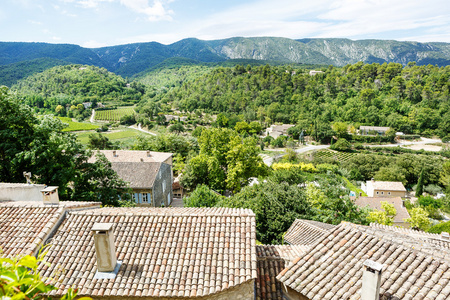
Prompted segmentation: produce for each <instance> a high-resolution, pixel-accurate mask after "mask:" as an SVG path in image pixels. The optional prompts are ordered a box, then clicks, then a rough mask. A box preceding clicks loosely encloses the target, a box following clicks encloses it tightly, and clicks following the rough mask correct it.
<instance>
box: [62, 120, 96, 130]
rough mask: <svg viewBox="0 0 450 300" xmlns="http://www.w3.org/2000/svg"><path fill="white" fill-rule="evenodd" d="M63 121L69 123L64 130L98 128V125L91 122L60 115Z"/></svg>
mask: <svg viewBox="0 0 450 300" xmlns="http://www.w3.org/2000/svg"><path fill="white" fill-rule="evenodd" d="M59 119H60V120H61V122H63V123H65V124H68V125H69V126H68V127H66V128H64V129H63V131H83V130H95V129H97V128H98V126H97V125H93V124H89V123H80V122H74V121H72V119H71V118H66V117H59Z"/></svg>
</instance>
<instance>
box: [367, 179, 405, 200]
mask: <svg viewBox="0 0 450 300" xmlns="http://www.w3.org/2000/svg"><path fill="white" fill-rule="evenodd" d="M361 189H362V190H363V191H364V192H365V193H366V194H367V196H369V197H402V198H404V197H406V188H405V186H404V185H403V183H401V182H399V181H375V180H374V179H371V180H368V181H367V182H366V183H364V182H363V183H361Z"/></svg>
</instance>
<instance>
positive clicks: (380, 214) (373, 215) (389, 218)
mask: <svg viewBox="0 0 450 300" xmlns="http://www.w3.org/2000/svg"><path fill="white" fill-rule="evenodd" d="M381 209H382V210H377V209H375V210H373V211H371V212H369V215H368V216H367V220H368V221H369V222H374V223H378V224H382V225H393V224H394V217H395V215H397V210H396V209H395V207H394V205H393V204H390V203H389V202H387V201H381Z"/></svg>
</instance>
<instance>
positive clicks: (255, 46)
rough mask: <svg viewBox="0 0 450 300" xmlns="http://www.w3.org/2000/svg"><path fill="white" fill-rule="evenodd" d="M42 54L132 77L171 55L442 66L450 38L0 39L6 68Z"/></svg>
mask: <svg viewBox="0 0 450 300" xmlns="http://www.w3.org/2000/svg"><path fill="white" fill-rule="evenodd" d="M42 58H47V59H48V60H54V62H55V63H57V62H58V61H59V62H63V63H64V64H65V63H75V64H86V65H94V66H98V67H104V68H106V69H108V70H109V71H111V72H114V73H116V74H118V75H121V76H123V77H133V76H135V75H136V74H138V73H141V72H144V71H146V70H148V69H151V68H153V67H155V66H156V65H158V64H161V63H163V62H164V61H165V60H167V59H170V58H185V59H190V60H195V61H198V62H201V63H205V62H210V63H214V62H223V61H227V60H230V59H252V60H264V61H272V62H279V63H280V62H281V63H303V64H321V65H330V64H332V65H336V66H343V65H346V64H352V63H355V62H358V61H363V62H366V63H374V62H375V63H380V64H382V63H384V62H388V63H389V62H396V63H401V64H403V65H406V64H407V63H408V62H410V61H415V62H417V64H418V65H427V64H433V65H438V66H446V65H450V44H448V43H418V42H400V41H390V40H359V41H353V40H349V39H300V40H293V39H288V38H279V37H255V38H243V37H233V38H229V39H223V40H213V41H202V40H198V39H195V38H190V39H184V40H181V41H178V42H176V43H173V44H170V45H163V44H160V43H156V42H150V43H136V44H127V45H119V46H111V47H102V48H92V49H90V48H83V47H80V46H77V45H69V44H46V43H17V42H0V66H1V65H4V66H5V65H8V68H7V70H8V71H9V72H17V71H16V70H15V69H16V68H25V69H26V67H25V66H24V65H13V64H17V63H19V62H25V61H30V60H35V59H42ZM49 65H50V64H49ZM24 72H25V73H28V72H29V71H26V70H24ZM1 75H2V76H0V84H5V83H10V80H11V75H10V74H9V73H7V72H6V73H5V72H3V73H2V74H1ZM141 75H142V74H141ZM5 77H9V81H8V80H5Z"/></svg>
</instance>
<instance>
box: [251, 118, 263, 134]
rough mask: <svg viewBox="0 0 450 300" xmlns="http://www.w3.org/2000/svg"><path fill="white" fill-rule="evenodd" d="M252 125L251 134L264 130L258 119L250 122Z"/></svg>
mask: <svg viewBox="0 0 450 300" xmlns="http://www.w3.org/2000/svg"><path fill="white" fill-rule="evenodd" d="M249 126H250V134H260V133H261V131H262V126H261V123H259V122H258V121H252V122H250V124H249Z"/></svg>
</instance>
